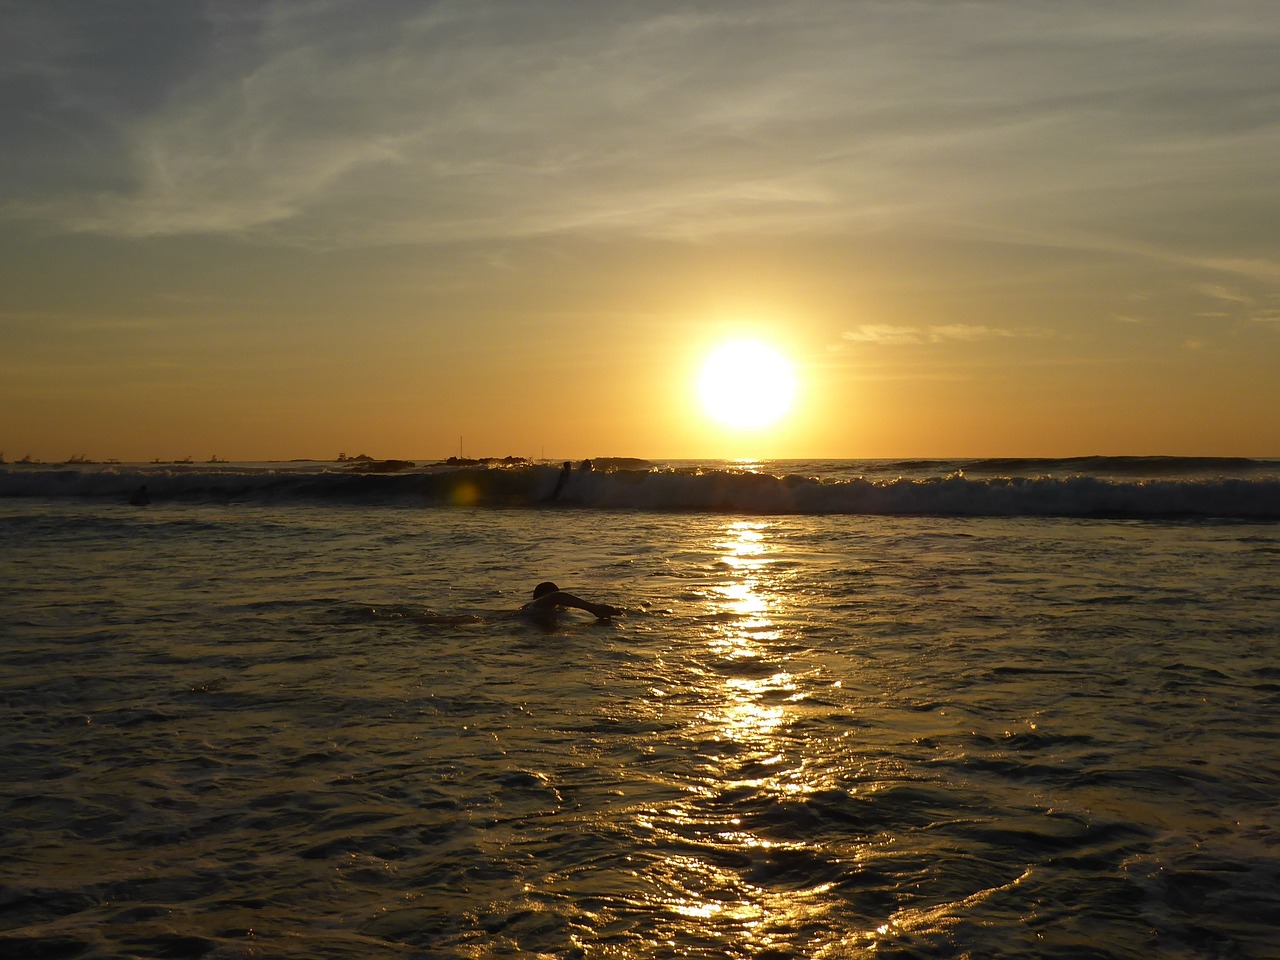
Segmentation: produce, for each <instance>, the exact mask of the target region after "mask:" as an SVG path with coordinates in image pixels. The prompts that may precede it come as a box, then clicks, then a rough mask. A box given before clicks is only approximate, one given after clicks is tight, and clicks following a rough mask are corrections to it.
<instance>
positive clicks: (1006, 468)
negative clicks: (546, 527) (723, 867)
mask: <svg viewBox="0 0 1280 960" xmlns="http://www.w3.org/2000/svg"><path fill="white" fill-rule="evenodd" d="M637 463H640V462H635V461H631V462H628V467H627V468H615V467H612V466H609V467H607V468H605V469H597V470H591V471H585V470H574V471H571V472H568V473H564V474H562V472H561V468H560V467H558V466H553V465H543V464H516V465H511V464H504V465H479V466H462V467H456V466H445V465H439V464H437V465H432V466H428V467H415V466H412V465H406V466H409V467H410V469H405V470H399V471H398V472H391V473H377V472H369V471H360V472H353V471H352V470H350V469H343V468H337V467H335V466H333V465H322V464H314V465H308V466H305V467H299V466H296V465H292V464H290V465H279V466H262V465H252V466H250V465H226V466H223V465H219V466H218V467H216V468H215V467H212V466H204V465H201V466H196V467H183V466H179V465H168V466H152V465H110V466H101V465H100V466H94V467H84V466H80V465H67V466H62V467H52V466H50V467H43V466H31V465H20V466H19V465H10V466H7V467H0V497H45V498H66V497H72V498H76V497H78V498H95V499H97V498H118V499H120V500H121V501H122V502H127V500H128V499H129V498H130V496H131V495H133V494H134V493H135V492H136V491H137V490H138V489H139V488H140V487H141V486H142V485H146V488H147V492H148V495H149V497H150V498H151V500H152V502H153V503H160V502H164V501H209V500H213V501H227V502H239V501H248V502H254V501H266V502H273V503H279V502H281V501H286V502H287V501H290V500H296V501H299V502H322V503H325V502H327V503H352V504H370V503H385V504H404V505H421V506H428V507H430V506H437V507H444V506H467V507H499V508H501V507H507V508H513V507H517V508H518V507H570V508H572V507H577V508H594V509H609V510H659V511H718V512H729V513H746V514H786V513H800V514H851V515H857V514H872V515H933V516H965V517H967V516H973V517H980V516H1060V517H1110V518H1135V519H1146V518H1149V519H1159V518H1215V519H1240V520H1277V519H1280V471H1278V470H1277V469H1276V467H1277V463H1276V461H1256V460H1199V459H1196V460H1188V459H1177V458H1090V459H1088V460H1079V461H1030V460H1026V461H1023V460H1018V461H1015V460H985V461H895V462H888V461H878V462H873V463H870V462H864V463H857V462H853V461H815V462H806V463H800V462H793V463H785V462H775V463H773V464H770V465H768V466H769V467H770V468H773V469H770V470H759V471H757V470H745V469H737V468H734V467H732V466H731V465H724V464H721V465H718V466H707V465H689V464H685V465H656V464H654V465H648V466H647V467H646V466H643V465H642V464H641V465H638V466H637V465H634V464H637ZM779 467H781V468H784V469H781V470H780V469H776V468H779ZM786 468H791V469H795V470H797V471H803V472H784V470H785V469H786ZM984 473H985V474H990V475H982V474H984ZM1228 473H1229V474H1231V475H1224V474H1228Z"/></svg>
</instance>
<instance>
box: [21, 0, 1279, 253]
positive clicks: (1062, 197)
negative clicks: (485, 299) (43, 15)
mask: <svg viewBox="0 0 1280 960" xmlns="http://www.w3.org/2000/svg"><path fill="white" fill-rule="evenodd" d="M85 9H86V10H87V9H90V8H89V7H86V8H85ZM211 9H212V10H213V11H214V15H213V16H212V17H211V18H209V19H208V20H206V21H204V22H202V23H198V24H191V23H175V24H172V25H171V29H170V31H169V32H170V33H171V34H172V35H173V36H177V37H180V38H182V41H183V44H184V45H185V47H184V48H185V49H189V50H191V51H193V54H192V55H191V56H189V57H187V58H186V59H185V60H184V61H183V62H182V63H181V64H178V63H175V62H174V61H173V60H172V58H170V60H167V61H166V62H165V63H164V64H163V65H162V66H163V69H161V68H160V67H157V66H155V65H154V64H153V65H152V68H151V72H150V74H149V75H150V76H155V77H159V78H161V79H163V81H164V82H163V84H161V85H160V86H161V87H162V90H163V97H155V98H153V99H150V100H149V99H147V98H146V97H145V96H144V94H143V92H142V91H144V90H146V89H149V87H148V85H147V84H144V83H141V82H140V78H139V77H138V76H136V75H134V74H130V73H129V71H130V70H134V71H135V72H136V71H137V70H138V69H139V68H136V67H130V66H129V63H130V62H131V61H130V60H129V59H128V58H127V57H126V56H125V54H126V53H136V52H137V51H138V50H141V49H142V38H141V36H140V38H139V39H138V41H137V45H136V46H135V47H133V48H129V47H127V46H126V45H125V41H123V40H121V41H119V44H118V46H117V48H116V49H115V53H116V54H117V57H118V62H116V63H115V64H114V69H115V70H116V71H117V72H118V75H111V76H108V77H107V79H108V80H109V81H112V83H114V86H113V85H112V83H108V84H106V86H108V87H111V89H115V90H117V91H122V92H120V93H119V95H118V96H117V97H115V98H114V99H105V100H104V99H103V98H101V97H98V98H94V97H92V96H89V95H88V93H87V91H88V89H89V85H90V84H93V83H99V84H101V80H102V77H101V76H98V75H94V74H91V73H86V72H85V71H84V70H77V69H71V68H70V67H69V66H68V64H74V63H78V62H79V61H76V60H75V55H74V52H71V53H67V52H64V53H62V54H60V55H59V58H58V60H57V62H56V63H55V62H52V61H39V60H37V59H33V57H32V55H31V54H30V51H29V49H28V50H27V53H26V54H25V55H24V59H23V60H22V61H21V62H22V64H23V66H22V68H21V69H22V71H23V74H24V76H26V77H28V78H31V77H44V78H45V80H44V82H49V78H50V77H52V76H55V75H56V77H57V84H58V89H59V91H60V93H59V98H60V100H59V102H60V103H63V104H68V103H71V102H73V101H74V102H75V103H76V104H77V106H76V107H75V109H71V108H69V107H68V108H66V109H64V110H62V111H61V112H60V113H58V116H59V119H60V122H65V123H67V124H71V125H73V126H76V127H77V129H81V128H87V127H94V126H95V125H97V126H101V127H103V128H104V129H110V130H111V131H112V132H111V134H110V136H109V137H106V138H105V139H102V138H101V137H100V138H98V139H99V141H100V142H102V143H104V144H105V145H107V146H108V147H109V148H110V149H111V150H112V151H113V153H112V163H111V164H110V166H111V168H112V169H113V170H114V171H115V173H114V174H113V177H112V178H111V180H110V181H109V182H100V181H98V180H90V181H89V182H88V185H87V189H86V184H85V183H77V182H71V181H68V182H62V183H43V184H41V188H40V189H38V190H29V189H28V190H18V191H10V192H9V194H8V197H7V201H6V202H5V204H4V207H3V209H4V210H5V211H6V212H7V213H8V214H9V215H10V216H24V217H28V218H38V219H42V220H45V221H47V222H49V223H51V224H54V225H56V226H58V227H59V228H61V229H68V230H78V231H90V232H95V233H101V234H109V235H121V236H155V235H169V234H182V233H214V234H240V233H252V234H256V235H259V236H262V235H269V236H272V237H275V238H277V239H279V240H281V241H287V242H300V243H303V242H305V243H322V244H329V245H345V244H351V245H357V244H366V243H385V242H405V241H441V240H458V239H491V238H506V237H521V236H537V235H546V234H557V233H559V234H572V235H584V236H601V235H604V236H639V237H667V238H670V237H680V238H700V237H709V236H716V235H735V236H743V235H753V234H762V233H764V234H777V233H796V232H807V233H828V232H847V231H850V230H855V231H856V230H869V229H884V228H886V227H893V228H898V227H902V226H904V225H909V224H911V223H913V222H914V223H920V222H929V223H942V222H946V223H951V224H970V225H972V226H973V227H974V228H979V227H982V228H987V227H990V226H992V225H1004V226H1006V227H1010V228H1012V227H1019V228H1026V229H1031V230H1037V231H1042V232H1046V233H1053V232H1054V231H1057V230H1062V229H1066V228H1079V227H1080V226H1081V225H1082V224H1091V225H1092V228H1093V229H1096V230H1099V231H1102V232H1106V233H1111V234H1116V233H1119V234H1121V235H1125V234H1129V235H1134V234H1140V233H1141V232H1142V230H1143V229H1145V228H1144V227H1143V226H1142V224H1144V223H1145V222H1147V221H1148V220H1149V219H1150V218H1152V217H1156V216H1159V217H1165V218H1168V217H1175V218H1176V217H1179V216H1181V217H1186V218H1188V219H1189V218H1193V217H1195V216H1203V215H1204V211H1205V208H1206V206H1214V205H1220V204H1221V201H1222V200H1223V198H1224V197H1225V198H1228V199H1229V198H1231V197H1233V196H1237V195H1238V192H1239V190H1240V189H1243V188H1241V187H1240V186H1239V185H1241V184H1246V183H1247V184H1249V187H1248V190H1249V191H1251V192H1252V194H1253V195H1254V196H1255V197H1256V196H1258V195H1259V193H1261V197H1260V199H1261V202H1262V204H1263V206H1264V207H1269V208H1271V209H1274V208H1275V207H1276V206H1280V188H1264V187H1260V186H1259V185H1260V184H1266V183H1272V182H1273V181H1274V177H1273V176H1271V173H1270V172H1271V170H1272V169H1273V168H1274V163H1273V161H1274V160H1275V156H1276V154H1275V150H1276V144H1277V133H1276V127H1275V125H1274V121H1273V120H1272V119H1271V118H1273V117H1274V116H1275V115H1276V114H1277V112H1280V67H1277V65H1276V62H1275V58H1274V56H1273V53H1274V49H1275V47H1276V46H1277V44H1278V43H1280V15H1276V16H1266V15H1265V11H1263V15H1259V14H1260V8H1259V6H1258V5H1257V4H1251V3H1246V2H1233V3H1223V4H1218V5H1215V6H1214V8H1213V10H1212V11H1211V12H1210V11H1207V10H1206V8H1205V7H1204V5H1203V4H1200V3H1195V2H1192V0H1173V2H1170V3H1168V4H1162V5H1161V8H1160V10H1159V11H1158V14H1153V13H1152V12H1151V10H1150V8H1147V7H1142V8H1136V7H1135V8H1119V9H1118V8H1116V7H1114V5H1111V4H1102V3H1100V2H1099V3H1092V2H1085V3H1080V4H1072V5H1052V6H1047V5H1046V6H1036V7H1029V6H1027V5H1025V4H1021V3H1014V2H1006V0H989V2H985V3H977V4H967V5H965V6H964V7H963V9H961V8H958V7H953V6H951V5H945V4H939V5H917V4H910V5H907V4H904V5H896V4H895V5H883V4H848V3H843V2H840V3H836V2H832V0H800V2H797V3H794V4H787V5H785V6H778V5H775V4H766V3H763V2H759V3H749V2H743V3H732V4H730V3H725V4H722V5H716V4H711V5H700V6H698V7H697V8H696V10H693V11H684V12H679V11H677V12H673V11H668V10H662V11H654V10H653V9H652V8H649V7H647V6H639V5H637V6H627V7H622V6H612V5H611V6H597V7H593V8H590V9H589V10H588V11H585V12H584V8H583V7H582V6H581V5H578V4H570V3H558V2H548V3H545V4H538V5H536V7H535V6H534V5H527V4H512V3H498V2H483V0H477V2H475V3H471V4H468V5H466V6H456V7H454V6H434V7H429V8H425V9H424V8H420V7H417V6H414V5H405V4H398V3H393V2H385V3H354V2H341V0H335V2H330V3H325V4H301V3H288V2H281V3H270V4H264V5H263V6H261V7H259V8H236V7H234V6H225V7H224V6H222V5H218V4H215V5H213V6H212V8H211ZM237 9H238V10H239V11H241V12H240V13H238V14H236V15H234V16H233V15H231V14H230V13H224V12H223V11H226V10H231V11H235V10H237ZM248 10H255V11H258V12H252V13H245V12H244V11H248ZM1155 15H1158V17H1159V30H1158V31H1153V30H1152V21H1151V17H1152V16H1155ZM173 16H174V17H175V18H176V17H177V16H178V15H177V14H174V15H173ZM41 29H42V30H43V31H44V32H45V33H47V32H49V29H50V28H49V24H48V22H44V23H43V24H42V26H41ZM197 36H199V37H203V38H204V39H203V41H201V43H200V45H199V46H198V47H195V46H193V44H195V42H196V41H195V40H193V39H192V38H193V37H197ZM79 42H82V43H83V42H87V41H86V40H85V38H83V37H81V38H79ZM55 46H56V45H55ZM24 49H26V48H24ZM180 67H181V69H180ZM13 69H18V68H16V67H15V68H13ZM121 78H123V79H121ZM86 125H87V126H86ZM28 127H30V125H28ZM35 135H36V134H34V133H33V134H32V136H35ZM1228 142H1229V143H1230V145H1231V149H1230V150H1229V151H1227V150H1223V149H1222V146H1223V144H1224V143H1228ZM99 159H101V158H99ZM86 166H87V162H86ZM1258 229H1259V230H1262V229H1263V227H1262V226H1261V225H1259V227H1258ZM1237 254H1239V255H1238V256H1237ZM1218 258H1219V259H1220V260H1221V261H1223V262H1227V261H1229V260H1232V259H1233V258H1235V259H1236V261H1238V262H1239V263H1248V262H1250V258H1249V256H1248V255H1247V254H1244V253H1241V252H1240V251H1232V250H1229V249H1223V250H1221V251H1219V254H1218Z"/></svg>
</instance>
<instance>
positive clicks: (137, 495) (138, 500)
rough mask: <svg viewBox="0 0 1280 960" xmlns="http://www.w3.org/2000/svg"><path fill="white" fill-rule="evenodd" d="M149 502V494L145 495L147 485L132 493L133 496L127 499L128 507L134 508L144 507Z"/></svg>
mask: <svg viewBox="0 0 1280 960" xmlns="http://www.w3.org/2000/svg"><path fill="white" fill-rule="evenodd" d="M150 502H151V494H149V493H147V485H146V484H145V483H144V484H143V485H142V486H140V487H139V488H138V489H137V490H135V491H133V496H131V497H130V498H129V504H130V506H134V507H145V506H146V505H147V504H149V503H150Z"/></svg>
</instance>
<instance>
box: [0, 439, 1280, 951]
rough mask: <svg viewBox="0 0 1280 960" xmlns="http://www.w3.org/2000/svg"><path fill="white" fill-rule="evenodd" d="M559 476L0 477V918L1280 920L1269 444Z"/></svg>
mask: <svg viewBox="0 0 1280 960" xmlns="http://www.w3.org/2000/svg"><path fill="white" fill-rule="evenodd" d="M593 466H594V469H592V470H582V469H578V468H577V465H574V469H572V470H570V471H568V472H567V473H563V474H562V471H561V468H560V465H559V464H542V463H536V464H529V463H524V462H509V463H501V462H495V463H487V464H485V463H480V464H452V465H451V464H414V465H408V464H403V463H378V462H369V461H358V462H344V463H312V462H306V463H289V464H224V463H217V464H185V463H184V464H145V465H137V464H82V463H77V464H67V465H57V466H51V465H41V464H25V463H24V464H6V465H3V466H0V760H2V761H3V766H2V768H0V769H2V770H3V773H2V774H0V816H2V817H3V819H2V820H0V823H2V824H3V830H2V831H0V955H2V956H4V957H12V958H15V960H16V958H24V957H41V958H107V957H111V958H116V957H184V958H185V957H191V958H196V957H206V958H233V957H235V958H239V957H271V958H289V960H292V958H298V960H303V958H306V960H311V958H316V957H325V958H371V957H373V958H380V957H388V958H392V957H395V958H400V957H404V958H411V957H412V958H433V960H434V958H488V957H545V958H552V957H555V958H559V957H568V958H742V960H748V958H750V960H780V958H791V957H796V958H871V957H875V958H974V960H977V958H983V960H986V958H1006V957H1007V958H1014V957H1017V958H1028V957H1034V958H1063V960H1066V958H1072V960H1075V958H1144V960H1146V958H1151V957H1161V958H1187V960H1190V958H1258V960H1261V958H1275V957H1280V919H1277V918H1280V833H1278V828H1280V822H1278V819H1277V813H1276V806H1277V805H1276V798H1277V796H1280V657H1278V654H1280V461H1277V460H1247V459H1240V460H1214V459H1208V460H1206V459H1179V458H1082V459H1078V460H983V461H924V460H919V461H896V462H887V461H874V462H857V461H821V462H798V461H792V462H757V463H692V462H676V463H673V462H652V463H651V462H647V461H637V460H597V461H595V463H594V464H593ZM143 485H145V486H146V493H147V495H148V499H149V501H150V502H149V503H147V504H145V505H131V504H130V503H129V500H130V499H131V498H132V497H133V496H134V495H135V494H136V493H137V492H138V490H139V488H140V487H142V486H143ZM542 580H554V581H555V582H556V583H558V584H559V585H560V587H562V588H563V589H565V590H568V591H572V592H573V593H575V594H579V595H581V596H583V597H586V598H589V599H592V600H596V601H599V602H604V603H609V604H613V605H615V606H618V607H621V608H623V610H624V611H625V612H624V613H623V614H622V615H620V616H618V617H615V618H613V619H611V620H596V619H595V618H594V617H592V616H591V615H589V614H587V613H585V612H583V611H580V610H569V611H565V612H564V613H563V614H562V615H561V616H559V617H558V618H556V619H555V620H554V621H545V620H531V619H528V618H525V617H522V616H520V615H519V613H518V611H519V609H520V607H521V605H522V604H524V603H525V602H526V601H527V600H528V599H529V598H530V591H531V590H532V588H533V586H534V584H536V583H537V582H539V581H542Z"/></svg>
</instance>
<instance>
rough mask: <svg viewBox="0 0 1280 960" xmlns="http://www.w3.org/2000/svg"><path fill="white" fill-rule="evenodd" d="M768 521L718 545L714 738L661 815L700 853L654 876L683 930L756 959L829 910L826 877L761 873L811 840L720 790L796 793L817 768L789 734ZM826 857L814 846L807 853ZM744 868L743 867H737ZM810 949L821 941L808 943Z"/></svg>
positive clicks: (805, 788)
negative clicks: (775, 883)
mask: <svg viewBox="0 0 1280 960" xmlns="http://www.w3.org/2000/svg"><path fill="white" fill-rule="evenodd" d="M771 526H772V525H771V524H769V523H766V522H761V521H753V520H742V521H736V522H733V523H730V524H729V525H728V527H727V528H726V530H725V535H724V539H723V541H722V542H721V543H720V544H719V545H718V546H719V548H720V556H719V558H718V560H719V563H718V566H719V568H720V569H721V570H722V571H723V577H722V582H720V583H718V584H716V585H715V586H714V587H713V588H712V597H711V611H710V612H711V614H712V616H711V618H710V624H711V625H710V631H709V634H708V638H707V647H708V653H709V654H710V655H711V657H710V660H709V668H708V669H706V670H705V671H704V672H703V673H702V680H703V682H704V683H705V685H706V687H705V689H704V690H703V691H702V693H703V695H704V698H705V700H706V701H707V702H708V703H711V704H714V706H712V707H709V708H708V709H706V710H705V711H704V712H703V713H702V714H701V715H700V716H699V718H698V726H699V730H700V739H702V740H703V741H704V743H719V744H721V745H722V746H721V747H719V748H718V749H715V748H713V749H714V753H715V755H713V756H705V757H704V760H705V761H706V762H707V763H706V766H705V767H704V770H705V771H706V772H705V774H704V776H703V778H702V780H701V781H700V782H698V783H696V784H695V785H693V786H692V787H691V789H690V790H689V792H688V799H687V800H686V801H684V802H682V803H680V804H677V805H676V806H674V807H673V808H670V809H668V810H666V811H664V812H665V815H666V816H665V818H664V819H665V820H666V826H667V828H668V829H669V830H671V831H672V833H674V834H676V835H679V836H682V837H686V838H687V837H689V836H691V835H692V836H696V837H697V838H698V840H699V845H700V846H701V847H702V850H701V851H699V853H697V854H689V853H685V854H683V855H678V856H673V857H669V858H668V859H667V860H666V862H665V864H664V866H663V868H662V869H661V870H660V877H659V878H658V881H659V885H660V888H661V891H662V893H661V899H662V905H663V907H664V908H665V910H666V912H667V913H668V916H670V917H672V919H673V920H676V919H677V918H680V920H681V921H682V922H683V925H684V927H685V930H686V932H687V933H688V935H690V936H699V937H705V936H706V935H707V934H708V933H712V935H713V936H714V937H716V938H717V939H718V940H719V942H720V943H721V945H722V947H723V948H724V950H725V952H726V953H728V954H732V955H741V954H746V955H753V954H760V953H765V952H767V951H770V950H773V951H777V950H779V949H787V948H789V947H794V946H798V945H799V944H796V943H794V942H793V939H792V938H794V937H795V936H796V935H797V931H801V930H806V929H807V930H809V931H810V937H812V936H813V933H812V932H813V931H815V930H817V929H820V928H821V927H822V926H824V924H823V923H822V922H821V918H822V917H823V916H824V915H825V914H827V913H828V911H830V910H831V909H832V904H831V903H830V901H829V900H828V898H827V897H826V894H827V893H828V892H829V890H830V888H831V886H832V885H831V884H830V883H829V882H822V881H821V880H820V879H819V878H817V877H815V878H814V881H813V883H812V884H810V885H807V886H805V885H800V886H797V885H796V884H795V882H794V877H792V878H790V879H789V881H788V882H786V883H785V884H784V885H783V886H782V887H779V888H777V889H775V888H773V887H772V886H771V885H770V884H769V882H768V879H767V878H768V875H769V873H770V872H771V871H772V870H773V869H774V867H773V866H772V864H773V863H774V862H776V860H777V858H778V857H779V856H783V855H786V854H800V855H803V854H804V853H805V852H806V851H807V850H808V848H809V846H810V845H809V844H806V843H804V842H798V841H795V840H794V839H786V840H783V839H778V838H776V837H771V836H769V832H770V826H771V823H772V822H773V821H772V815H771V813H770V812H768V811H767V808H766V810H765V812H759V811H760V807H759V805H758V804H753V803H748V804H747V809H748V810H750V811H751V812H750V813H748V814H746V815H734V814H733V812H731V811H730V810H726V809H725V807H726V803H727V800H726V798H727V797H729V796H730V795H731V794H734V793H741V794H742V795H743V796H746V797H753V798H754V797H771V798H773V799H775V800H778V801H781V800H784V799H787V800H792V801H794V800H797V799H802V798H803V797H804V796H805V795H807V794H809V793H811V792H812V791H813V790H815V789H817V788H818V786H819V784H820V780H819V778H820V777H822V776H823V773H822V767H823V764H822V763H821V762H820V758H818V757H810V756H807V755H806V754H805V752H804V743H803V741H801V740H799V739H797V738H796V737H794V736H792V735H790V732H789V731H790V727H791V725H792V724H793V723H794V722H795V720H796V719H797V715H796V711H797V709H798V705H799V704H800V703H801V702H802V701H803V700H804V699H805V697H806V694H805V693H804V692H803V691H802V690H801V684H800V683H799V682H798V681H797V678H796V677H795V676H794V675H793V674H792V673H791V671H790V670H788V669H787V663H788V659H789V655H788V654H787V653H786V652H785V649H784V644H785V642H786V641H787V640H788V639H789V637H788V629H787V626H786V613H787V608H788V606H789V603H788V601H787V597H786V592H785V589H784V586H785V585H784V584H783V583H781V582H780V581H779V579H778V577H777V576H776V574H775V573H774V572H773V571H774V568H775V566H776V563H777V560H778V559H779V558H778V547H777V546H776V545H775V544H774V543H772V542H771V541H770V536H769V534H770V530H771ZM814 859H815V861H816V862H821V860H822V859H823V858H822V855H821V851H816V850H815V851H814ZM743 864H746V865H747V866H743ZM804 946H805V947H806V948H807V952H809V955H818V954H819V953H820V952H821V951H822V950H823V949H825V947H826V945H824V944H822V943H814V942H812V940H811V939H810V940H808V942H806V943H805V944H804Z"/></svg>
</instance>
